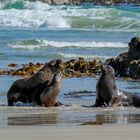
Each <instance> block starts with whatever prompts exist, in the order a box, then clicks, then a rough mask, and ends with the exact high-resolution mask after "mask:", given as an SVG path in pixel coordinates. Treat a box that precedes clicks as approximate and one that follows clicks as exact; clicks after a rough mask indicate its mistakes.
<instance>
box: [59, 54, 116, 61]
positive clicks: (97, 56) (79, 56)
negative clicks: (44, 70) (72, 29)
mask: <svg viewBox="0 0 140 140" xmlns="http://www.w3.org/2000/svg"><path fill="white" fill-rule="evenodd" d="M57 56H59V57H62V58H85V59H98V60H103V59H108V58H110V57H111V56H99V55H89V54H87V55H86V54H74V53H73V54H72V53H65V54H64V53H58V54H57ZM112 57H113V56H112Z"/></svg>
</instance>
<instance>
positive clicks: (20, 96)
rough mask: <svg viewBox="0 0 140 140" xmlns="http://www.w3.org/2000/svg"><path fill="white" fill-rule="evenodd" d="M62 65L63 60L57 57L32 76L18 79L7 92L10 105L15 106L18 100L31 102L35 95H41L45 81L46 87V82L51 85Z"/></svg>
mask: <svg viewBox="0 0 140 140" xmlns="http://www.w3.org/2000/svg"><path fill="white" fill-rule="evenodd" d="M62 67H63V63H62V61H61V60H60V59H55V60H52V61H50V62H49V63H47V64H45V66H44V67H43V68H42V69H41V70H40V71H38V72H37V73H36V74H34V75H33V76H32V77H30V78H25V79H19V80H16V81H15V82H14V83H13V84H12V86H11V87H10V89H9V91H8V93H7V100H8V105H9V106H13V105H14V102H18V101H20V102H24V103H27V102H28V103H31V102H32V100H36V98H35V97H34V96H37V95H38V96H39V97H40V93H41V92H42V91H43V90H44V87H43V86H42V85H43V84H44V83H45V87H46V84H48V85H49V84H50V82H51V81H52V79H53V76H54V74H55V73H56V71H58V70H59V69H62ZM38 89H39V90H38ZM38 96H37V97H38ZM32 98H34V99H32Z"/></svg>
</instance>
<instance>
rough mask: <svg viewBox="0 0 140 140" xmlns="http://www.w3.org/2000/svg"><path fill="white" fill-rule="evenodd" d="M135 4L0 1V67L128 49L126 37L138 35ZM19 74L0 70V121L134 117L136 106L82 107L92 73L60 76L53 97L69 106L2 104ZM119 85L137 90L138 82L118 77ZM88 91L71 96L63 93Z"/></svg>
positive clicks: (88, 100) (139, 15) (90, 98)
mask: <svg viewBox="0 0 140 140" xmlns="http://www.w3.org/2000/svg"><path fill="white" fill-rule="evenodd" d="M139 19H140V7H138V6H133V5H120V6H114V7H112V6H95V5H92V4H84V5H79V6H74V5H72V6H68V5H60V6H50V5H47V4H44V3H42V2H39V1H37V2H28V1H23V0H5V1H4V2H3V3H1V2H0V70H1V69H6V68H8V66H7V64H9V63H17V64H19V65H20V64H25V63H29V62H34V63H37V62H41V63H44V62H48V61H49V60H51V59H54V58H61V59H63V60H64V61H66V60H68V59H73V58H76V59H77V58H79V57H84V58H85V59H86V60H91V59H98V60H103V61H104V60H105V59H107V58H110V57H115V56H117V55H118V54H120V53H122V52H124V51H127V50H128V42H129V41H130V39H131V38H132V37H134V36H140V20H139ZM18 78H19V77H10V76H7V75H5V76H0V105H1V106H0V114H1V115H0V126H6V125H65V124H66V125H71V124H76V125H77V124H78V125H79V124H80V123H81V122H85V121H96V120H97V121H98V120H99V121H102V122H103V123H110V124H111V123H117V124H118V123H120V124H122V123H136V122H138V123H139V115H140V110H139V109H136V108H122V107H120V108H115V109H114V108H113V109H112V108H109V109H101V108H97V109H96V108H84V107H82V105H92V104H94V102H95V98H96V97H95V86H96V79H95V78H88V77H83V78H68V79H63V81H62V89H61V92H60V96H59V98H58V100H59V101H61V102H62V103H64V104H69V105H71V106H70V107H65V106H62V107H57V108H42V107H31V106H30V105H27V104H26V105H23V104H22V106H21V104H18V106H17V107H7V97H6V93H7V91H8V89H9V88H10V86H11V84H12V83H13V81H15V80H16V79H18ZM117 86H118V88H119V89H122V90H125V91H129V92H131V93H137V94H139V93H140V83H139V82H132V81H124V80H122V79H120V78H117ZM85 90H86V91H89V92H90V91H91V92H92V94H91V95H89V94H87V95H86V94H84V95H79V96H75V97H69V98H68V97H67V96H66V95H65V94H68V93H70V92H75V91H85Z"/></svg>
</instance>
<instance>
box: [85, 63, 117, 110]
mask: <svg viewBox="0 0 140 140" xmlns="http://www.w3.org/2000/svg"><path fill="white" fill-rule="evenodd" d="M116 94H117V88H116V83H115V71H114V69H113V68H112V67H111V66H109V65H101V76H100V78H99V80H98V81H97V84H96V101H95V104H94V105H92V106H84V107H103V106H104V107H107V106H109V102H110V100H111V98H112V96H114V97H115V96H116Z"/></svg>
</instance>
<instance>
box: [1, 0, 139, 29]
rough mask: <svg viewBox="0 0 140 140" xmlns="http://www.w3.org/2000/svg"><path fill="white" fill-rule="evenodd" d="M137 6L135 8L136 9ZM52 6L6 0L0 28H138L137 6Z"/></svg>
mask: <svg viewBox="0 0 140 140" xmlns="http://www.w3.org/2000/svg"><path fill="white" fill-rule="evenodd" d="M136 9H137V10H136ZM136 9H135V8H133V9H132V8H131V10H129V7H128V10H126V9H125V8H123V7H121V6H120V7H119V6H118V7H102V6H89V7H88V8H87V7H86V6H65V5H61V6H51V5H48V4H45V3H42V2H39V1H37V2H29V1H23V0H6V1H5V2H4V3H1V5H0V27H27V28H32V27H33V28H34V27H36V28H38V27H47V28H79V29H81V28H82V29H89V28H90V29H91V28H92V29H93V30H107V31H110V30H111V31H112V30H113V31H140V20H139V19H140V10H139V9H138V8H137V7H136Z"/></svg>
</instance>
